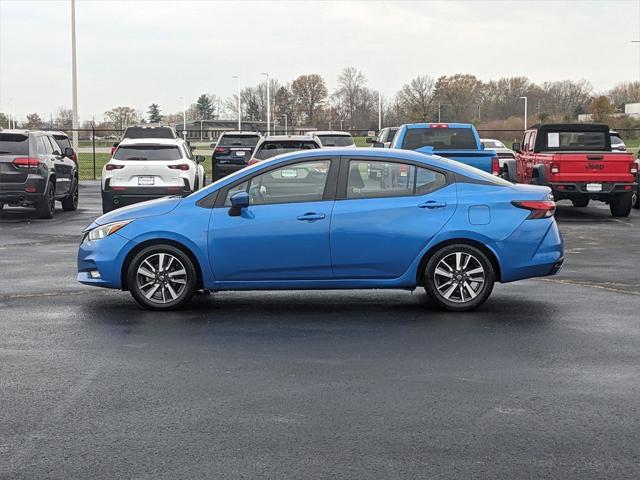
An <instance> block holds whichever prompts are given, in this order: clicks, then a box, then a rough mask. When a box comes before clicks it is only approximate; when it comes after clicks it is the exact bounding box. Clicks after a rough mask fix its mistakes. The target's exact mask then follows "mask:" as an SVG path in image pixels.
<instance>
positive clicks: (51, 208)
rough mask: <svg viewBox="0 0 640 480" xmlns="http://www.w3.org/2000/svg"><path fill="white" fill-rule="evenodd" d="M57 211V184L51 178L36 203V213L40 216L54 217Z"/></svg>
mask: <svg viewBox="0 0 640 480" xmlns="http://www.w3.org/2000/svg"><path fill="white" fill-rule="evenodd" d="M55 212H56V184H55V183H53V181H52V180H49V183H48V184H47V189H46V190H45V192H44V195H43V196H42V198H41V199H40V200H38V203H36V215H38V218H53V214H54V213H55Z"/></svg>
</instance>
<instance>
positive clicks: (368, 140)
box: [365, 137, 376, 143]
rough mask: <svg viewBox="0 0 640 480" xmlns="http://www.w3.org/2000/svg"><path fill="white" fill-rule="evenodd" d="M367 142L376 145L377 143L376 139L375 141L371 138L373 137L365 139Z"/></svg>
mask: <svg viewBox="0 0 640 480" xmlns="http://www.w3.org/2000/svg"><path fill="white" fill-rule="evenodd" d="M365 142H367V143H375V142H376V141H375V139H373V138H371V137H367V138H366V139H365Z"/></svg>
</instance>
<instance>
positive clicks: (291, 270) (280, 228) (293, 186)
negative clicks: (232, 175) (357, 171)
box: [209, 159, 338, 285]
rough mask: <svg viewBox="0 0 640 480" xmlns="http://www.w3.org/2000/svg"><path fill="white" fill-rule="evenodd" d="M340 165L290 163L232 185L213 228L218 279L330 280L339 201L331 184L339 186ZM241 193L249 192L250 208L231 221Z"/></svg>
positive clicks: (213, 260) (329, 162)
mask: <svg viewBox="0 0 640 480" xmlns="http://www.w3.org/2000/svg"><path fill="white" fill-rule="evenodd" d="M332 163H335V165H333V166H332ZM337 164H338V160H337V159H336V160H334V161H332V160H328V159H321V160H311V161H309V160H307V161H304V162H298V163H291V164H288V165H285V166H279V167H274V168H273V169H271V170H269V171H266V172H265V173H260V174H257V175H255V176H253V177H251V178H248V179H242V180H239V182H238V183H236V184H235V185H232V187H231V188H229V189H228V191H227V192H226V193H225V200H224V204H223V205H220V206H219V207H217V208H214V209H213V210H212V214H211V220H210V223H209V257H210V262H211V267H212V269H213V272H214V275H215V277H216V280H218V281H221V282H223V283H225V282H242V283H245V282H252V281H285V280H318V279H329V278H331V254H330V250H329V225H330V222H331V211H332V209H333V205H334V200H333V193H328V192H329V191H330V190H331V187H332V185H328V183H329V184H330V183H332V182H333V183H335V177H336V175H333V174H332V175H330V174H329V173H330V171H333V170H334V169H337V167H338V165H337ZM330 178H331V179H332V180H330V181H329V179H330ZM327 187H329V188H328V189H327ZM333 188H334V189H335V185H333ZM239 191H246V192H248V193H249V196H250V206H249V207H247V208H244V209H243V210H242V211H241V214H240V215H239V216H230V215H229V208H230V206H231V201H230V198H231V196H232V195H233V194H234V193H236V192H239ZM228 285H229V284H228Z"/></svg>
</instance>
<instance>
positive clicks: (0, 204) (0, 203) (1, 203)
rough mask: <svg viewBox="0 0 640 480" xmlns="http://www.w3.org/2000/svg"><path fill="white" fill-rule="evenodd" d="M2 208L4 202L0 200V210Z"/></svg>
mask: <svg viewBox="0 0 640 480" xmlns="http://www.w3.org/2000/svg"><path fill="white" fill-rule="evenodd" d="M3 208H4V202H0V210H2V209H3Z"/></svg>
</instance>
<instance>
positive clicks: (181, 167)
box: [167, 163, 189, 171]
mask: <svg viewBox="0 0 640 480" xmlns="http://www.w3.org/2000/svg"><path fill="white" fill-rule="evenodd" d="M167 167H169V168H170V169H171V170H183V171H187V170H189V165H187V164H186V163H181V164H180V165H167Z"/></svg>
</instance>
